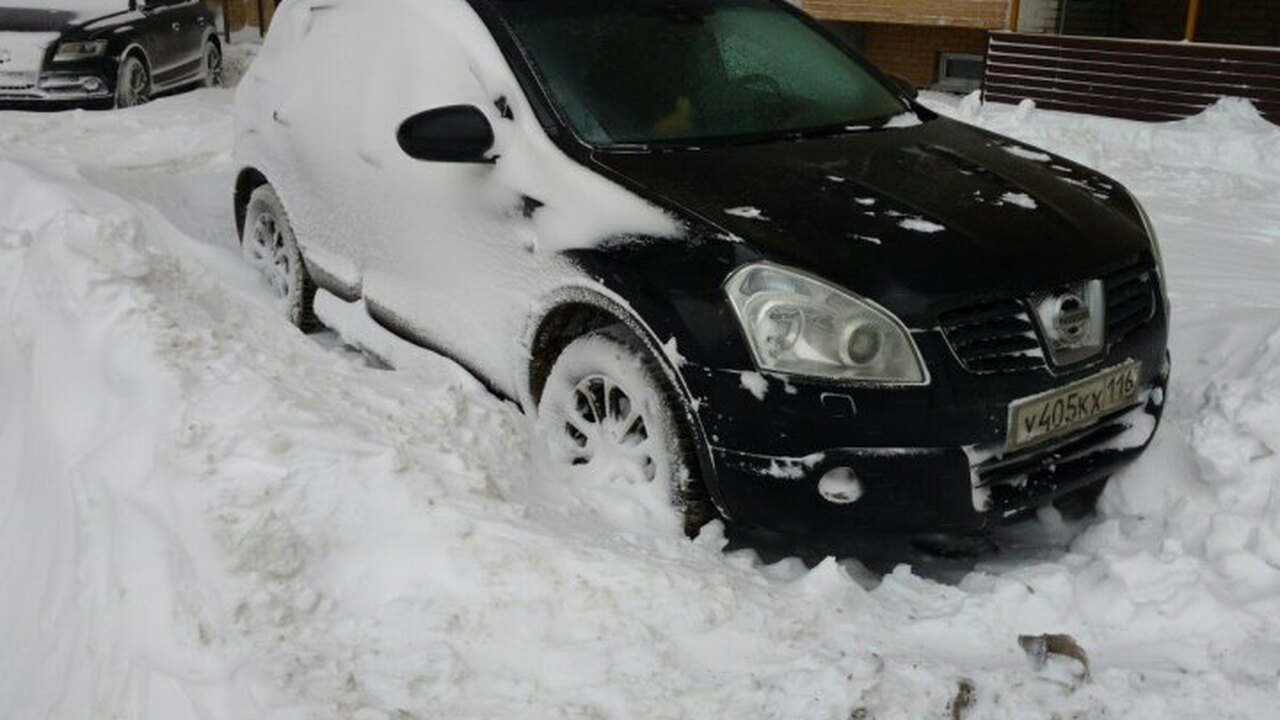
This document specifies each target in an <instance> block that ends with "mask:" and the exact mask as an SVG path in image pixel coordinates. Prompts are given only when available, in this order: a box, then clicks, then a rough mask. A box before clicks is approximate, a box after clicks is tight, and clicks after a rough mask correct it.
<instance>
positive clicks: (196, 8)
mask: <svg viewBox="0 0 1280 720" xmlns="http://www.w3.org/2000/svg"><path fill="white" fill-rule="evenodd" d="M221 82H222V46H221V44H220V42H219V40H218V36H217V32H216V22H215V16H214V14H213V12H212V11H211V10H210V9H209V8H208V7H206V6H205V4H204V3H202V2H200V0H0V109H10V110H15V109H16V110H41V109H48V110H62V109H68V108H77V107H78V108H90V109H107V108H111V107H129V106H132V105H140V104H142V103H145V102H147V101H148V100H150V99H151V98H152V97H153V96H154V95H156V94H157V93H161V92H166V91H169V90H174V89H178V88H182V87H185V86H193V85H200V84H203V85H208V86H216V85H219V84H221Z"/></svg>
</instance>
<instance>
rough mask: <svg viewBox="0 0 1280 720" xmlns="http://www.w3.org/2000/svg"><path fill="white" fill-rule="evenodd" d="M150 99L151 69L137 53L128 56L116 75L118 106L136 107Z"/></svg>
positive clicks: (121, 62) (122, 61)
mask: <svg viewBox="0 0 1280 720" xmlns="http://www.w3.org/2000/svg"><path fill="white" fill-rule="evenodd" d="M150 101H151V70H150V69H149V68H148V67H147V64H146V63H145V62H143V61H142V58H140V57H138V56H137V55H128V56H126V57H125V58H124V60H121V61H120V70H119V72H118V73H117V75H116V107H118V108H127V107H135V106H137V105H145V104H146V103H148V102H150Z"/></svg>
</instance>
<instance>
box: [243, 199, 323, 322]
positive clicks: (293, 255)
mask: <svg viewBox="0 0 1280 720" xmlns="http://www.w3.org/2000/svg"><path fill="white" fill-rule="evenodd" d="M240 246H241V250H242V252H243V254H244V257H245V259H246V260H248V261H249V264H251V265H253V266H254V267H256V268H258V270H259V271H260V272H261V273H262V274H263V276H265V277H266V279H267V282H268V284H269V285H270V286H271V289H272V292H273V293H274V294H275V296H276V298H277V300H278V302H279V303H280V306H281V308H282V310H283V314H284V315H285V317H286V318H288V320H289V322H291V323H293V324H294V325H296V326H297V327H298V329H300V330H302V331H303V332H313V331H315V330H318V329H320V328H321V324H320V321H319V320H317V319H316V315H315V307H314V304H315V297H316V285H315V283H314V282H313V281H312V279H311V275H310V273H308V272H307V266H306V264H305V263H304V262H303V260H302V251H301V250H300V249H299V248H298V239H297V236H296V235H295V234H294V232H293V226H292V225H291V224H290V223H289V215H288V213H286V212H285V209H284V204H283V203H281V202H280V197H279V196H278V195H276V191H275V189H274V188H272V187H271V186H270V185H260V186H259V187H258V188H257V189H255V190H254V191H253V194H251V195H250V196H249V205H248V207H247V208H246V209H245V222H244V234H243V235H242V236H241V239H240Z"/></svg>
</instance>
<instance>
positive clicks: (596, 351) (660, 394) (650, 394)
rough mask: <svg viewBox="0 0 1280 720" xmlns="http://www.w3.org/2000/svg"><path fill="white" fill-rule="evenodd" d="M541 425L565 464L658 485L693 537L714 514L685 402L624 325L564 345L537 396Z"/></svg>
mask: <svg viewBox="0 0 1280 720" xmlns="http://www.w3.org/2000/svg"><path fill="white" fill-rule="evenodd" d="M537 431H538V435H539V442H541V443H543V447H545V448H546V449H547V452H548V455H549V457H550V459H551V461H552V463H553V464H554V466H555V467H558V468H559V469H560V470H562V471H565V472H570V471H573V472H580V473H586V474H587V475H589V476H594V477H595V478H596V479H604V480H607V481H614V482H629V483H634V484H647V486H648V487H651V488H653V491H654V492H656V493H659V494H660V496H659V497H658V498H657V499H659V500H661V501H663V502H665V503H666V504H668V505H669V506H670V507H671V508H673V510H674V512H676V513H677V514H678V516H679V517H678V520H679V522H680V524H681V526H682V527H683V530H684V533H685V534H686V535H687V536H688V537H695V536H696V535H697V533H698V531H699V530H700V529H701V528H702V526H703V525H705V524H706V523H707V522H709V521H710V520H712V519H714V517H715V509H714V506H713V505H712V503H711V499H710V497H709V496H708V495H707V492H706V487H705V485H704V484H703V482H702V480H701V479H700V478H699V477H698V475H699V473H698V467H699V466H698V460H697V454H696V451H695V449H694V448H695V445H694V435H693V432H692V429H691V419H690V411H689V409H688V407H687V403H685V402H683V401H682V400H681V398H680V395H679V393H678V392H677V391H676V390H675V388H674V387H673V385H672V383H671V381H670V380H669V379H668V375H667V373H666V371H665V369H664V367H663V365H662V364H661V362H660V361H659V360H658V358H657V357H656V355H655V354H654V353H653V352H652V351H651V350H650V349H649V348H648V347H646V346H645V344H644V343H643V342H642V341H641V340H640V339H639V338H637V337H636V336H635V334H634V333H632V332H631V331H630V330H629V329H628V328H627V326H625V325H622V324H617V325H611V326H609V327H605V328H602V329H598V330H593V331H591V332H588V333H586V334H585V335H583V336H581V337H579V338H577V339H576V340H573V341H572V342H570V343H569V344H568V345H567V346H566V347H565V348H564V350H563V351H561V353H560V355H559V357H558V358H556V360H555V363H554V364H553V365H552V367H551V371H550V374H549V375H548V377H547V381H546V385H545V387H544V389H543V392H542V397H541V399H540V401H539V403H538V422H537ZM620 458H622V461H621V462H619V459H620ZM610 473H614V477H607V475H608V474H610ZM602 475H604V476H606V477H601V476H602Z"/></svg>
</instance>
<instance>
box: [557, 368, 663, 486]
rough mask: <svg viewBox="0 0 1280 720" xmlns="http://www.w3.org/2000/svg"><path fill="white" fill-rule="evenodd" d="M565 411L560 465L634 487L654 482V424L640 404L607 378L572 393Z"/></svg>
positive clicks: (587, 380)
mask: <svg viewBox="0 0 1280 720" xmlns="http://www.w3.org/2000/svg"><path fill="white" fill-rule="evenodd" d="M566 405H567V407H565V408H564V411H563V416H562V417H563V420H564V422H563V425H562V427H561V428H560V430H561V432H562V433H563V434H562V437H561V438H560V440H561V442H559V443H558V445H559V450H560V458H559V459H560V460H562V461H565V462H568V463H569V464H571V465H574V466H579V467H580V468H582V469H583V470H586V471H587V472H591V473H595V472H597V471H600V472H604V473H607V474H610V475H613V478H612V479H615V480H623V481H626V482H629V483H635V484H640V483H650V482H653V481H654V479H655V477H656V475H657V471H658V464H657V462H656V459H655V457H654V455H655V453H656V452H658V451H659V448H658V447H656V443H655V442H654V438H653V437H651V436H650V427H652V422H650V421H649V420H648V418H646V417H645V413H644V411H643V409H642V408H641V406H640V404H639V403H637V402H635V401H634V400H633V398H632V397H631V395H630V394H628V392H627V391H626V390H625V389H624V388H622V387H621V386H620V385H619V384H618V383H617V382H615V381H614V380H613V379H611V378H609V377H608V376H606V375H588V376H587V377H584V378H582V379H581V380H580V381H579V382H578V384H577V385H576V386H575V387H574V388H573V392H572V395H571V396H570V397H569V398H567V399H566Z"/></svg>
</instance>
